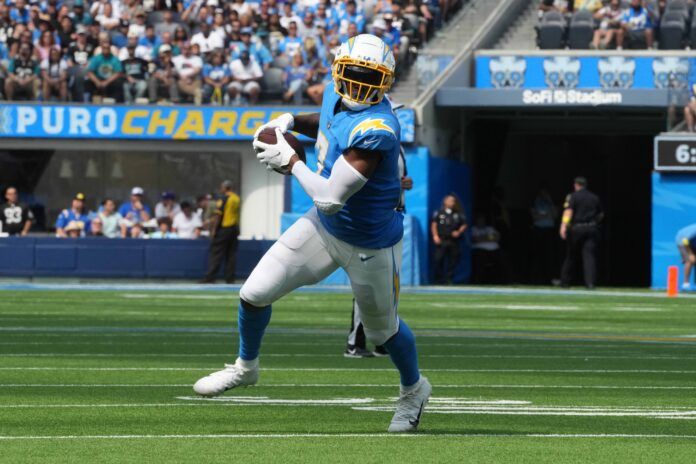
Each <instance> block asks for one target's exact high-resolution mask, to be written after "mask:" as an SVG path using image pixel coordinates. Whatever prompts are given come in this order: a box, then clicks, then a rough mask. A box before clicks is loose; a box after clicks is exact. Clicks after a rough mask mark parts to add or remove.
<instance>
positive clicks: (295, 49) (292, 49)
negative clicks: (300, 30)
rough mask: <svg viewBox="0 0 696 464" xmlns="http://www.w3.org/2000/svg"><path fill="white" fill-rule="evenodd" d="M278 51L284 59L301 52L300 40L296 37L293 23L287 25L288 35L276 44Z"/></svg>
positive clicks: (295, 26) (295, 24) (294, 23)
mask: <svg viewBox="0 0 696 464" xmlns="http://www.w3.org/2000/svg"><path fill="white" fill-rule="evenodd" d="M278 51H279V52H280V53H282V54H284V55H285V56H286V57H291V56H293V55H295V54H296V53H299V52H301V51H302V38H301V37H300V36H298V35H297V23H296V22H295V21H292V22H291V23H290V24H289V25H288V34H287V36H285V38H283V40H281V41H280V43H279V44H278Z"/></svg>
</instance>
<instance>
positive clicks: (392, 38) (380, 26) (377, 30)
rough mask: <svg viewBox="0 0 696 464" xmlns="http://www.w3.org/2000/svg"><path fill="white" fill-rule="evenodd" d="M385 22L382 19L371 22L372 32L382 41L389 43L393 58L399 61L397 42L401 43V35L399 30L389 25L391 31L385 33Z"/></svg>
mask: <svg viewBox="0 0 696 464" xmlns="http://www.w3.org/2000/svg"><path fill="white" fill-rule="evenodd" d="M388 27H389V26H387V23H386V21H385V20H384V19H376V20H374V21H373V22H372V33H373V34H374V35H376V36H377V37H379V38H380V39H382V40H383V41H384V43H386V44H387V45H389V48H391V49H392V52H393V53H394V59H395V60H396V61H397V63H398V62H399V44H400V43H401V36H400V35H399V31H397V30H396V29H394V28H393V27H391V31H390V32H389V33H388V34H387V28H388Z"/></svg>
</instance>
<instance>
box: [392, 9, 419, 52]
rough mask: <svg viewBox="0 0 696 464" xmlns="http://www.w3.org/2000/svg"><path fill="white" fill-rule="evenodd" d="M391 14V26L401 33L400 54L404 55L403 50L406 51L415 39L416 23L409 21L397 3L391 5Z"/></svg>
mask: <svg viewBox="0 0 696 464" xmlns="http://www.w3.org/2000/svg"><path fill="white" fill-rule="evenodd" d="M391 16H392V24H393V26H394V27H395V28H396V29H398V30H399V33H400V34H401V46H400V47H401V50H400V51H401V52H402V53H401V55H402V56H406V55H405V52H406V51H408V49H409V47H410V46H411V45H412V44H413V43H414V40H415V39H416V25H415V24H412V23H411V21H410V20H409V19H408V18H407V17H406V16H404V14H403V10H402V8H401V5H399V4H398V3H395V4H394V5H393V6H392V13H391ZM385 21H386V17H385Z"/></svg>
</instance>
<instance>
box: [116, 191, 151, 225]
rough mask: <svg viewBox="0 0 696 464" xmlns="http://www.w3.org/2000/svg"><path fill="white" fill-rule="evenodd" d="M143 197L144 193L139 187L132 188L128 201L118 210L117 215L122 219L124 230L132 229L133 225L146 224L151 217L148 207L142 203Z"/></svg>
mask: <svg viewBox="0 0 696 464" xmlns="http://www.w3.org/2000/svg"><path fill="white" fill-rule="evenodd" d="M144 196H145V191H144V190H143V189H142V188H141V187H133V188H132V189H131V196H130V200H129V201H127V202H125V203H123V204H122V205H121V207H120V208H119V209H118V213H119V214H120V215H121V217H123V221H122V222H123V227H125V228H126V229H127V228H129V227H132V226H133V224H140V223H141V222H147V221H149V220H150V218H151V217H152V211H151V210H150V207H149V206H147V205H146V204H145V203H143V197H144ZM124 235H125V234H124Z"/></svg>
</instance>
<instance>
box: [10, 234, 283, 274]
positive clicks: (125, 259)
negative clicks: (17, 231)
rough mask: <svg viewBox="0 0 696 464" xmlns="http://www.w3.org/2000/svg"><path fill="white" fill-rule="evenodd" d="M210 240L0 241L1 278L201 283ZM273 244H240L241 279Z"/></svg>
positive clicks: (13, 238) (238, 258)
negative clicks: (181, 279) (141, 278)
mask: <svg viewBox="0 0 696 464" xmlns="http://www.w3.org/2000/svg"><path fill="white" fill-rule="evenodd" d="M209 244H210V242H209V241H207V240H136V239H124V240H120V239H113V240H112V239H105V238H81V239H59V238H33V237H26V238H20V237H9V238H5V239H1V240H0V256H2V258H3V259H0V276H25V277H43V276H46V277H92V278H98V277H126V278H139V277H157V278H186V279H199V278H202V277H203V275H204V274H205V271H206V265H207V261H208V247H209ZM272 244H273V242H272V241H269V240H241V241H240V242H239V251H238V252H237V266H236V267H237V276H238V277H240V278H243V277H247V276H248V275H249V274H250V273H251V271H252V270H253V268H254V266H256V263H257V262H258V261H259V259H261V256H263V254H264V253H265V252H266V250H268V248H270V246H271V245H272Z"/></svg>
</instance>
